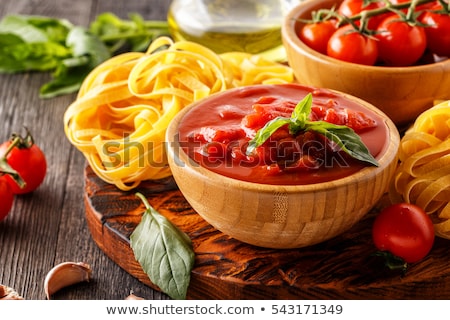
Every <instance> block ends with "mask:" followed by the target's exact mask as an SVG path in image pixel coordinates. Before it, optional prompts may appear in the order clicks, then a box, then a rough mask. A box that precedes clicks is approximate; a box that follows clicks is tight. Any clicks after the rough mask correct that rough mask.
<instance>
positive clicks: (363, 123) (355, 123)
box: [311, 106, 377, 132]
mask: <svg viewBox="0 0 450 320" xmlns="http://www.w3.org/2000/svg"><path fill="white" fill-rule="evenodd" d="M311 120H313V121H319V120H323V121H327V122H329V123H333V124H337V125H345V126H348V127H350V128H352V129H353V130H355V131H356V132H361V131H363V130H366V129H370V128H374V127H376V125H377V123H376V121H375V120H374V119H372V118H370V117H368V116H367V115H365V114H364V113H362V112H359V111H353V110H349V109H343V108H341V109H335V108H327V107H324V106H313V107H312V109H311Z"/></svg>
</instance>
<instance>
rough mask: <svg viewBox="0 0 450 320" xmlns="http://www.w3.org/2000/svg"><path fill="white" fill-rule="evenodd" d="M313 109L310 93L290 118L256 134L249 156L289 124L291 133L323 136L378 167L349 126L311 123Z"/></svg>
mask: <svg viewBox="0 0 450 320" xmlns="http://www.w3.org/2000/svg"><path fill="white" fill-rule="evenodd" d="M311 108H312V94H311V93H308V94H307V95H306V96H305V97H304V98H303V99H302V100H301V101H300V102H299V103H298V104H297V105H296V106H295V108H294V110H293V111H292V114H291V117H290V118H284V117H277V118H275V119H273V120H271V121H269V122H267V123H266V125H265V126H264V127H263V128H261V129H260V130H258V131H257V132H256V135H255V137H254V138H253V139H251V140H250V141H249V143H248V146H247V151H246V153H247V155H250V154H251V153H252V152H253V151H254V150H255V149H256V148H257V147H259V146H261V145H262V144H263V143H264V142H265V141H266V140H267V139H269V138H270V136H271V135H272V134H273V133H274V132H275V131H277V130H278V129H279V128H281V127H282V126H284V125H286V124H288V125H289V131H290V132H291V133H292V134H296V133H298V132H300V131H302V130H305V131H306V130H309V131H314V132H317V133H320V134H323V135H324V136H325V137H327V138H328V139H330V140H331V141H333V142H335V143H336V144H337V145H338V146H339V147H341V149H342V150H343V151H344V152H346V153H347V154H349V155H350V156H352V157H353V158H355V159H358V160H361V161H364V162H368V163H370V164H372V165H374V166H378V162H377V161H376V159H375V158H374V157H373V156H372V155H371V154H370V151H369V150H368V149H367V147H366V146H365V145H364V143H363V141H362V140H361V137H360V136H359V135H358V134H356V133H355V131H353V129H351V128H349V127H347V126H338V125H335V124H332V123H329V122H326V121H310V120H308V117H309V115H310V113H311Z"/></svg>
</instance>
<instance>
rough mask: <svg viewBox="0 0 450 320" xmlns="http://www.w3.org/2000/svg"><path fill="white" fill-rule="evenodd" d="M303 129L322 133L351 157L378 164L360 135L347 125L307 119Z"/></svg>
mask: <svg viewBox="0 0 450 320" xmlns="http://www.w3.org/2000/svg"><path fill="white" fill-rule="evenodd" d="M305 130H311V131H315V132H317V133H320V134H323V135H324V136H325V137H327V138H328V139H330V140H331V141H333V142H335V143H336V144H337V145H338V146H339V147H341V149H342V150H343V151H344V152H346V153H348V154H349V155H350V156H352V157H353V158H355V159H358V160H361V161H364V162H368V163H370V164H372V165H374V166H378V162H377V160H376V159H375V158H374V157H373V156H372V155H371V154H370V152H369V150H368V149H367V147H366V146H365V144H364V143H363V142H362V140H361V137H360V136H359V135H358V134H356V133H355V131H353V129H351V128H349V127H347V126H339V125H335V124H332V123H329V122H326V121H308V122H307V123H306V127H305Z"/></svg>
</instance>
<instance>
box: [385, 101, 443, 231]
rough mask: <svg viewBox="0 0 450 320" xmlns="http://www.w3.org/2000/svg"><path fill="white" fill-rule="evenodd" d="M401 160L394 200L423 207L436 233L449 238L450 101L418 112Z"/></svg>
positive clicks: (405, 138)
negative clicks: (419, 113) (420, 112)
mask: <svg viewBox="0 0 450 320" xmlns="http://www.w3.org/2000/svg"><path fill="white" fill-rule="evenodd" d="M399 159H400V164H399V167H398V170H397V172H396V173H395V175H394V179H393V183H392V185H391V188H390V192H389V194H390V197H391V200H392V201H393V202H400V201H406V202H409V203H414V204H416V205H418V206H419V207H421V208H423V209H424V210H425V211H426V212H427V213H428V214H430V215H431V217H432V220H433V222H434V226H435V231H436V235H438V236H440V237H443V238H448V239H450V101H444V102H441V103H439V104H437V105H436V106H434V107H432V108H431V109H429V110H426V111H424V112H423V113H422V114H421V115H419V117H418V118H417V119H416V121H415V122H414V124H413V125H412V127H411V128H409V129H408V130H407V131H406V132H405V135H404V136H403V138H402V140H401V142H400V149H399Z"/></svg>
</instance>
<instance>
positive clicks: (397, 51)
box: [375, 15, 427, 66]
mask: <svg viewBox="0 0 450 320" xmlns="http://www.w3.org/2000/svg"><path fill="white" fill-rule="evenodd" d="M375 37H376V38H377V39H378V55H379V59H380V60H381V61H382V62H383V63H384V64H386V65H388V66H411V65H413V64H415V63H416V62H417V61H418V60H419V59H420V58H421V57H422V55H423V54H424V52H425V49H426V46H427V39H426V35H425V30H424V28H423V27H420V26H417V25H410V24H408V23H407V22H405V21H402V20H401V18H400V17H399V16H398V15H393V16H389V17H387V18H386V19H384V20H383V21H382V22H381V23H380V25H379V26H378V28H377V33H376V34H375Z"/></svg>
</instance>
